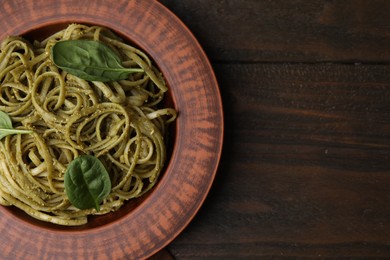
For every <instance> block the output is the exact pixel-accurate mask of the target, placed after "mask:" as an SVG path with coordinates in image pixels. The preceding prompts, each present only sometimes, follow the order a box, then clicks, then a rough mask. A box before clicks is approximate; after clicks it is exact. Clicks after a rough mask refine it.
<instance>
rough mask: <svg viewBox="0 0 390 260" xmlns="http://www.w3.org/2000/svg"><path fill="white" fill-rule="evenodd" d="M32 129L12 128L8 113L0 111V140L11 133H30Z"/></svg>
mask: <svg viewBox="0 0 390 260" xmlns="http://www.w3.org/2000/svg"><path fill="white" fill-rule="evenodd" d="M32 132H33V131H32V130H23V129H14V128H13V126H12V121H11V118H10V117H9V115H8V114H7V113H5V112H3V111H0V140H1V139H3V138H4V137H5V136H7V135H12V134H31V133H32Z"/></svg>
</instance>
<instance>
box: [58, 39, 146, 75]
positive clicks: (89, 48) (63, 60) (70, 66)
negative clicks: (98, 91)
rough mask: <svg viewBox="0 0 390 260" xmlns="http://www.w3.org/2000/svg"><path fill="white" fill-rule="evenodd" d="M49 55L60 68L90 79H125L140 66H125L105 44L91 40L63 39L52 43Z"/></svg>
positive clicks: (138, 70) (139, 70)
mask: <svg viewBox="0 0 390 260" xmlns="http://www.w3.org/2000/svg"><path fill="white" fill-rule="evenodd" d="M51 57H52V60H53V62H54V64H55V65H56V66H58V67H59V68H61V69H62V70H64V71H66V72H68V73H70V74H72V75H74V76H77V77H79V78H81V79H85V80H90V81H101V82H107V81H117V80H123V79H127V78H128V77H129V74H130V73H136V72H143V71H144V70H143V69H141V68H125V67H123V66H122V64H121V60H120V58H119V56H118V55H117V54H116V53H115V52H114V51H113V50H112V49H111V48H110V47H108V46H107V45H105V44H104V43H102V42H99V41H93V40H65V41H59V42H57V43H55V44H54V46H53V47H52V49H51Z"/></svg>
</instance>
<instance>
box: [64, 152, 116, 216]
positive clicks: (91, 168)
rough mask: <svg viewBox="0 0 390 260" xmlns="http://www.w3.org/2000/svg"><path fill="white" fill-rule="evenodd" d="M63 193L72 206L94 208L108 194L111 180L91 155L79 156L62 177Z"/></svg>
mask: <svg viewBox="0 0 390 260" xmlns="http://www.w3.org/2000/svg"><path fill="white" fill-rule="evenodd" d="M64 183H65V192H66V194H67V196H68V198H69V201H70V202H71V203H72V205H73V206H75V207H77V208H79V209H90V208H95V209H96V211H99V210H100V207H99V205H100V203H102V201H103V200H104V198H106V197H107V196H108V194H110V191H111V180H110V176H109V175H108V172H107V170H106V168H105V167H104V165H103V163H102V162H101V161H100V160H99V159H98V158H96V157H95V156H92V155H81V156H79V157H77V158H76V159H74V160H73V161H72V162H71V163H70V164H69V165H68V167H67V169H66V171H65V176H64Z"/></svg>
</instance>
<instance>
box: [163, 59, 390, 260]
mask: <svg viewBox="0 0 390 260" xmlns="http://www.w3.org/2000/svg"><path fill="white" fill-rule="evenodd" d="M214 67H215V70H216V73H217V76H218V78H219V80H220V86H221V91H222V96H223V100H224V103H225V104H226V105H225V114H226V115H229V116H227V117H226V138H225V142H224V152H223V156H222V160H221V165H220V168H219V171H218V174H217V178H216V181H215V184H214V186H213V188H212V190H211V193H210V196H209V197H208V199H207V200H206V203H205V205H204V206H203V208H202V210H201V211H200V213H199V214H198V215H197V217H196V218H195V220H194V221H193V222H192V223H191V224H190V226H189V227H188V229H186V230H185V231H184V232H183V233H182V234H181V235H180V236H179V237H178V238H177V239H176V240H175V241H173V243H172V244H171V245H170V246H169V249H170V250H171V252H172V254H173V255H175V256H176V257H177V259H198V258H201V259H237V258H248V259H264V258H265V259H267V258H268V257H269V258H272V259H274V258H276V259H278V258H281V257H283V256H284V257H309V258H314V257H331V258H333V257H335V258H336V257H338V258H343V257H345V258H354V257H366V258H375V257H378V258H379V257H383V258H385V257H387V256H389V255H390V247H389V243H390V204H389V201H390V187H389V183H390V174H389V172H390V160H389V159H390V158H389V157H390V131H389V130H390V124H389V122H390V108H389V106H388V104H389V99H390V73H389V72H390V66H388V65H344V64H215V65H214Z"/></svg>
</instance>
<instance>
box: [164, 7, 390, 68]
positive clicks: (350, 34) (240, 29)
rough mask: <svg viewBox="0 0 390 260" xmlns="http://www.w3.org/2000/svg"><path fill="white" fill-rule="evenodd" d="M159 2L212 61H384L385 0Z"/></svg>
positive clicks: (388, 22)
mask: <svg viewBox="0 0 390 260" xmlns="http://www.w3.org/2000/svg"><path fill="white" fill-rule="evenodd" d="M161 2H162V3H163V4H164V5H166V6H167V7H168V8H170V9H171V10H172V11H173V12H174V13H175V14H176V15H178V16H179V17H180V18H181V19H182V20H183V21H184V23H185V24H186V25H187V26H188V27H189V28H190V29H191V30H192V32H193V33H194V34H195V35H196V36H197V38H198V39H199V41H200V43H201V44H202V46H203V47H204V48H205V50H206V52H207V53H208V55H209V56H210V58H211V60H213V61H218V62H221V61H230V62H234V61H240V62H264V61H266V62H317V61H326V62H336V61H341V62H371V63H377V62H388V61H390V51H389V48H387V47H386V46H388V45H390V33H389V32H390V17H389V15H388V13H389V12H390V5H389V3H388V1H386V0H374V1H364V0H346V1H327V0H314V1H305V0H294V1H284V0H276V1H268V0H243V1H238V0H235V1H224V0H221V1H207V0H194V1H173V0H161Z"/></svg>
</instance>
